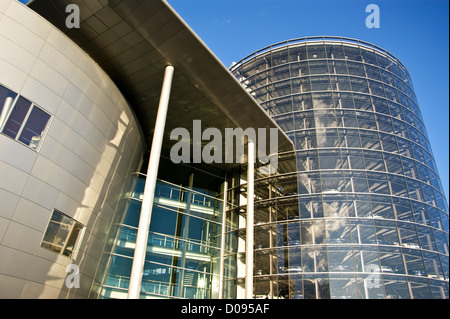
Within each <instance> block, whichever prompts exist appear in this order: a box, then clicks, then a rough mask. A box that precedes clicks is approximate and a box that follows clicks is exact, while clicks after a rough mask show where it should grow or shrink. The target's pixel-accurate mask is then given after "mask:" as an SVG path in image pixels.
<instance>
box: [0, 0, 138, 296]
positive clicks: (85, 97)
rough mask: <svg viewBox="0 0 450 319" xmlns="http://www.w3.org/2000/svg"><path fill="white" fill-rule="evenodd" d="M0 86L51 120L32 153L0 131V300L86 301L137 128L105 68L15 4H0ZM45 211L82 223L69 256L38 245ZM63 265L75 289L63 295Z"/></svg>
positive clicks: (132, 160) (130, 163) (133, 162)
mask: <svg viewBox="0 0 450 319" xmlns="http://www.w3.org/2000/svg"><path fill="white" fill-rule="evenodd" d="M0 84H1V85H3V86H5V87H7V88H9V89H10V90H13V91H15V92H17V93H18V94H20V95H22V96H23V97H25V98H27V99H29V100H30V101H32V102H34V103H36V104H37V105H39V107H41V108H42V109H43V110H45V111H46V112H48V113H49V114H51V116H52V118H51V120H50V125H49V129H48V133H47V134H46V136H45V137H44V139H43V141H42V143H41V147H40V149H39V151H38V152H36V151H34V150H32V149H30V148H28V147H26V146H24V145H22V144H20V143H19V142H17V141H15V140H13V139H11V138H9V137H8V136H5V135H4V134H1V133H0V298H74V297H75V298H76V297H81V298H85V297H88V296H89V292H90V290H91V288H92V287H93V286H94V277H95V276H96V271H97V268H98V266H99V262H100V258H101V255H102V251H103V249H104V245H105V242H106V238H107V234H108V231H109V228H110V225H111V221H112V219H113V215H114V213H115V209H116V205H117V201H118V198H119V195H120V193H121V190H122V186H123V184H124V181H125V179H126V177H127V176H128V175H129V173H130V172H132V171H135V170H136V169H137V167H138V165H139V162H140V159H141V156H142V152H143V149H144V148H143V147H144V146H143V137H142V134H141V133H140V129H139V125H138V124H137V121H136V120H135V118H134V115H133V113H132V112H131V110H130V108H129V106H128V104H127V102H126V101H125V100H124V98H123V97H122V95H121V94H120V92H119V90H118V89H117V88H116V86H115V85H114V83H113V82H112V81H111V80H110V78H109V77H108V76H107V75H106V74H105V72H104V71H103V70H102V69H101V68H100V67H99V66H98V65H97V64H96V63H95V62H94V61H93V60H92V59H91V58H90V57H89V56H88V55H87V54H85V53H84V52H83V51H82V50H81V49H80V48H79V47H78V46H77V45H76V44H75V43H74V42H72V41H71V40H70V39H68V38H67V37H66V36H65V35H63V34H62V33H61V32H60V31H59V30H57V29H56V28H55V27H53V26H52V25H51V24H50V23H48V22H47V21H46V20H45V19H43V18H41V17H40V16H39V15H38V14H36V13H35V12H33V11H32V10H30V9H29V8H27V7H25V6H24V5H22V4H20V3H19V2H18V1H17V0H1V1H0ZM53 209H58V210H59V211H61V212H63V213H65V214H67V215H69V216H70V217H72V218H74V219H76V220H77V221H79V222H80V223H82V224H84V225H85V226H86V233H85V236H84V237H83V242H82V244H81V249H80V252H79V254H78V256H77V258H76V259H75V260H72V259H69V258H68V257H65V256H63V255H59V254H57V253H55V252H53V251H50V250H47V249H44V248H42V247H40V243H41V240H42V237H43V234H44V232H45V230H46V228H47V224H48V221H49V218H50V215H51V213H52V210H53ZM72 263H73V264H76V265H78V266H79V267H80V272H81V273H80V280H81V282H80V284H81V286H80V288H71V289H68V288H67V287H66V285H65V278H66V276H67V273H66V266H67V265H69V264H72ZM94 295H95V294H94Z"/></svg>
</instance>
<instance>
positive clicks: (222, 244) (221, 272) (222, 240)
mask: <svg viewBox="0 0 450 319" xmlns="http://www.w3.org/2000/svg"><path fill="white" fill-rule="evenodd" d="M227 197H228V182H227V181H226V180H225V182H224V183H223V209H222V233H221V236H222V237H221V238H220V269H219V299H223V275H224V271H225V269H224V267H225V232H226V228H227V227H226V226H227V201H228V198H227Z"/></svg>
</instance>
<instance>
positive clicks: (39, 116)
mask: <svg viewBox="0 0 450 319" xmlns="http://www.w3.org/2000/svg"><path fill="white" fill-rule="evenodd" d="M49 119H50V115H49V114H47V113H46V112H44V111H42V110H41V109H40V108H38V107H33V110H32V111H31V113H30V115H29V116H28V119H27V122H26V123H25V125H24V127H23V129H22V133H21V134H20V136H19V141H21V142H22V143H24V144H25V145H28V146H30V147H31V148H32V149H36V148H37V147H38V145H39V142H40V140H41V139H42V135H43V133H44V130H45V128H46V127H47V123H48V121H49Z"/></svg>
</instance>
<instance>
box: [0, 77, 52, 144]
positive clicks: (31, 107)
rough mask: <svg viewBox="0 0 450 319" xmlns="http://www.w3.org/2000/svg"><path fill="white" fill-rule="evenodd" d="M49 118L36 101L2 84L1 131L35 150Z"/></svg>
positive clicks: (0, 97)
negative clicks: (29, 99) (19, 94)
mask: <svg viewBox="0 0 450 319" xmlns="http://www.w3.org/2000/svg"><path fill="white" fill-rule="evenodd" d="M49 120H50V115H49V114H47V113H46V112H44V111H43V110H41V109H40V108H39V107H37V106H36V105H35V104H34V103H32V102H30V101H28V100H27V99H25V98H24V97H22V96H18V97H17V94H16V93H14V92H12V91H10V90H8V89H6V88H4V87H2V86H1V85H0V132H2V133H3V134H5V135H7V136H9V137H11V138H12V139H15V140H17V141H19V142H21V143H23V144H25V145H26V146H28V147H30V148H31V149H34V150H35V149H37V148H38V146H39V144H40V141H41V139H42V137H43V135H44V132H45V130H46V128H47V125H48V122H49Z"/></svg>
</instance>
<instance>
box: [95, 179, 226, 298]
mask: <svg viewBox="0 0 450 319" xmlns="http://www.w3.org/2000/svg"><path fill="white" fill-rule="evenodd" d="M144 184H145V175H143V174H135V175H133V176H132V178H131V180H130V182H129V187H128V189H129V190H130V191H128V192H127V193H126V194H125V196H124V198H123V199H122V200H121V203H120V207H119V211H120V212H123V214H122V216H123V220H122V221H120V222H118V223H116V224H115V225H114V229H113V230H112V233H113V236H112V237H113V238H115V244H114V248H113V249H112V251H111V253H110V254H109V266H108V271H107V274H106V278H105V279H104V283H103V287H102V293H101V296H102V298H126V296H127V292H128V286H129V278H130V273H131V265H132V261H133V254H134V248H135V242H136V235H137V227H138V223H139V216H140V211H141V205H142V199H143V192H144ZM219 195H220V194H217V193H214V192H211V191H208V190H205V189H196V188H194V187H182V186H180V185H176V184H172V183H169V182H165V181H162V180H158V182H157V185H156V191H155V200H154V206H153V212H152V221H151V224H150V232H149V237H148V246H147V255H146V261H145V266H144V274H143V278H142V287H141V298H189V299H209V298H217V296H218V287H219V282H218V280H219V265H220V243H221V229H222V212H223V209H222V207H223V201H222V200H221V199H220V198H219ZM228 227H229V226H228ZM114 234H115V235H114ZM233 242H234V241H233V232H231V233H230V234H229V235H228V236H227V241H226V244H227V247H228V248H227V249H230V246H232V245H233ZM226 251H227V252H228V250H226ZM228 255H230V254H229V253H227V254H226V256H228ZM233 265H234V262H233V260H232V259H230V258H228V259H227V260H226V262H225V266H226V271H225V281H229V280H230V279H234V277H235V275H234V266H233ZM230 277H231V278H230ZM225 287H226V289H225V293H224V296H225V297H227V298H232V297H233V296H234V293H233V289H232V287H231V288H230V285H225Z"/></svg>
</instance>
